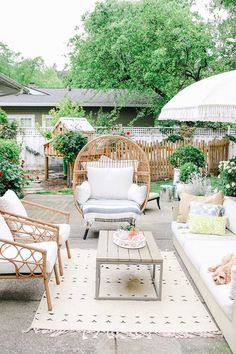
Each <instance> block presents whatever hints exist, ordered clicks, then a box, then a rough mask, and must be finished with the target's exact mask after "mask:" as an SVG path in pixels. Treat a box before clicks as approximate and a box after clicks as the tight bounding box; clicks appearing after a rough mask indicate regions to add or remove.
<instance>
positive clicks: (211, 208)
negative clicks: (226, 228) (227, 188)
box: [189, 202, 224, 216]
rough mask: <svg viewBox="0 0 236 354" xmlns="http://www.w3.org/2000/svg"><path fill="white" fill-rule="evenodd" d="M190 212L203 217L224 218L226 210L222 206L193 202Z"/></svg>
mask: <svg viewBox="0 0 236 354" xmlns="http://www.w3.org/2000/svg"><path fill="white" fill-rule="evenodd" d="M189 212H190V213H191V214H195V215H202V216H222V215H224V208H223V206H222V205H220V204H207V203H199V202H191V203H190V210H189Z"/></svg>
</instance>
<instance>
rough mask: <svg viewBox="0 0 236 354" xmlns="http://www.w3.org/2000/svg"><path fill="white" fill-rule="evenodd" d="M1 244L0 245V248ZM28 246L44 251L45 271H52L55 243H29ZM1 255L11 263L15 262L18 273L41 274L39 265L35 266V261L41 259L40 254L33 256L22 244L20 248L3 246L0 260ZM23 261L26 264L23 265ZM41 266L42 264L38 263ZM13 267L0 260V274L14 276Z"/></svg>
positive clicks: (54, 259) (35, 253)
mask: <svg viewBox="0 0 236 354" xmlns="http://www.w3.org/2000/svg"><path fill="white" fill-rule="evenodd" d="M1 245H2V243H0V247H1ZM27 245H28V246H32V247H35V248H37V249H39V250H46V251H47V256H46V271H47V273H51V272H52V270H53V266H54V264H55V262H56V259H57V243H56V242H55V241H49V242H40V243H29V244H27ZM2 254H3V255H4V257H6V258H10V259H12V261H14V262H16V264H17V267H18V268H20V270H19V272H20V274H21V273H30V272H32V271H33V273H36V274H39V273H42V269H41V268H40V266H39V265H36V264H35V261H36V262H37V261H40V260H41V258H42V253H40V252H34V254H33V256H32V254H31V251H30V250H28V249H26V248H24V244H22V246H13V245H9V246H8V245H6V244H5V245H3V246H2V251H1V255H0V258H2ZM23 261H27V264H24V263H23ZM40 264H42V262H40ZM15 273H16V270H15V266H14V263H12V262H11V261H8V260H5V259H0V274H1V275H2V274H15Z"/></svg>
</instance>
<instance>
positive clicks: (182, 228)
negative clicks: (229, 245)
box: [171, 221, 236, 247]
mask: <svg viewBox="0 0 236 354" xmlns="http://www.w3.org/2000/svg"><path fill="white" fill-rule="evenodd" d="M171 228H172V231H173V233H174V235H175V237H176V238H177V240H178V241H179V243H180V244H181V246H182V247H184V246H185V244H186V243H187V242H192V241H210V242H215V241H219V242H227V241H233V240H235V241H236V235H234V234H233V233H232V232H230V231H229V230H226V232H225V235H223V236H220V235H206V234H191V233H190V232H189V229H188V226H187V224H184V223H178V222H176V221H173V222H172V224H171Z"/></svg>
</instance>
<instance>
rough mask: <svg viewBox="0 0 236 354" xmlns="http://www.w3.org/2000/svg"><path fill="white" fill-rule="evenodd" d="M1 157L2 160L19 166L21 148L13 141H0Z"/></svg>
mask: <svg viewBox="0 0 236 354" xmlns="http://www.w3.org/2000/svg"><path fill="white" fill-rule="evenodd" d="M0 156H1V160H2V159H4V160H5V159H7V160H9V161H12V162H13V163H16V164H18V163H19V159H20V147H19V146H18V145H17V142H16V141H15V140H13V139H6V140H5V139H0Z"/></svg>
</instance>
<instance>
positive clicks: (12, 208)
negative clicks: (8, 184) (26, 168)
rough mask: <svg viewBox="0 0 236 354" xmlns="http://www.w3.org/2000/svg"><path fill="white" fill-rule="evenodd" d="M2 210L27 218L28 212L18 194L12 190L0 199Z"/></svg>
mask: <svg viewBox="0 0 236 354" xmlns="http://www.w3.org/2000/svg"><path fill="white" fill-rule="evenodd" d="M0 209H1V210H4V211H7V212H9V213H13V214H18V215H21V216H26V217H27V212H26V210H25V207H24V205H23V204H22V203H21V201H20V199H19V198H18V197H17V195H16V193H15V192H13V191H12V190H10V189H9V190H8V191H6V193H5V194H4V195H3V196H2V197H0Z"/></svg>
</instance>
